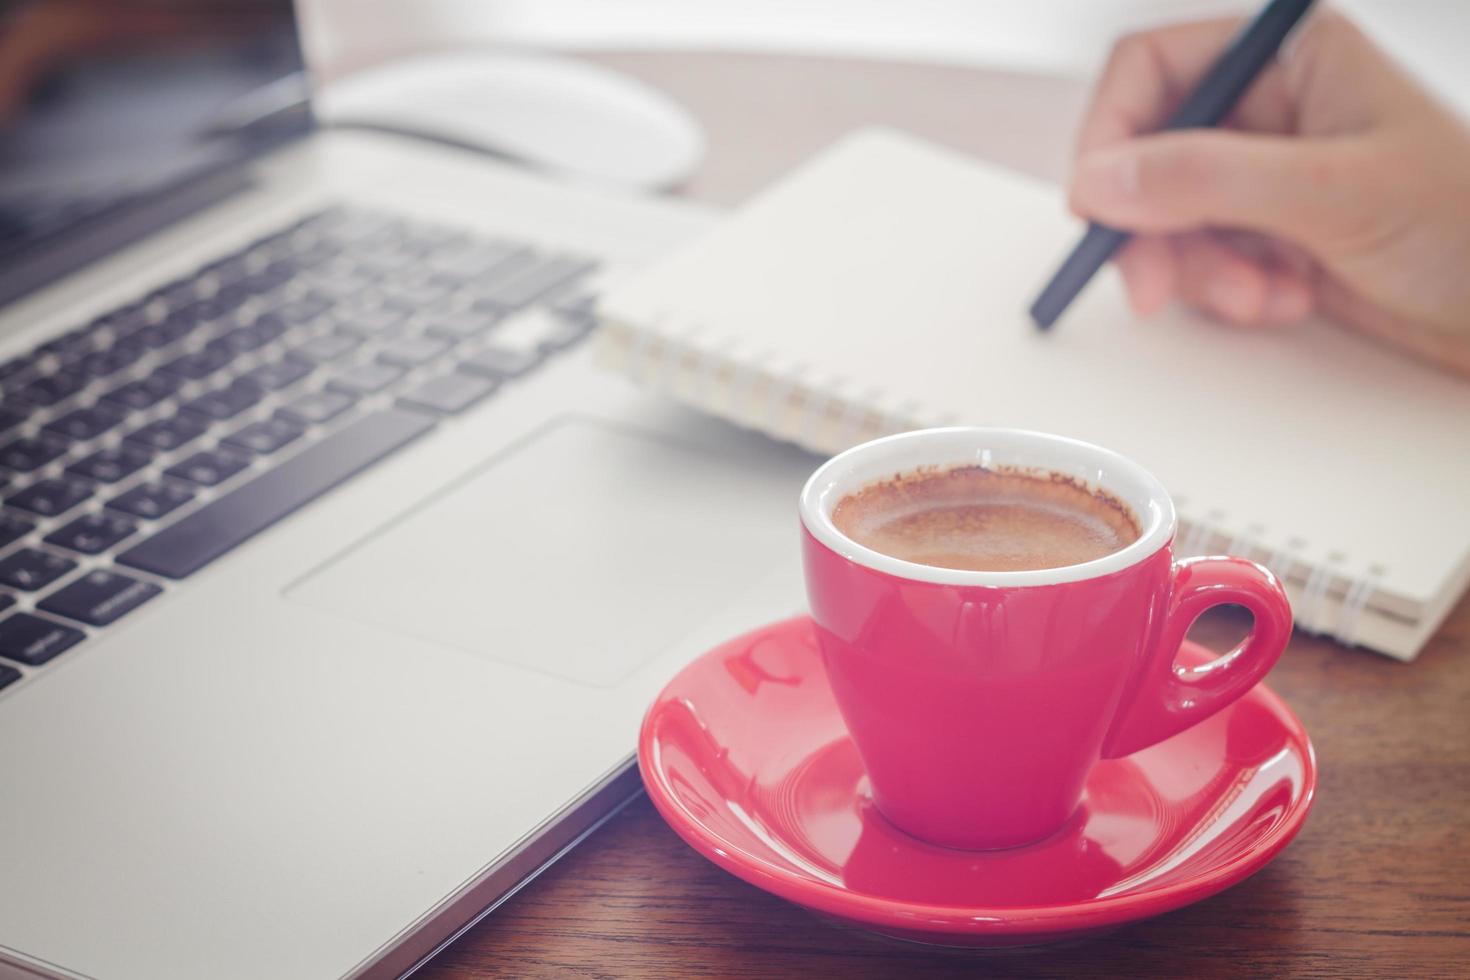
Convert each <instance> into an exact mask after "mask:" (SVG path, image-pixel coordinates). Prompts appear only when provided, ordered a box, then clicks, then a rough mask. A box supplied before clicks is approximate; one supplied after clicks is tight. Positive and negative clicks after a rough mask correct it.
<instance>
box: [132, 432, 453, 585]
mask: <svg viewBox="0 0 1470 980" xmlns="http://www.w3.org/2000/svg"><path fill="white" fill-rule="evenodd" d="M433 426H434V422H433V420H432V419H430V418H429V417H427V416H424V415H419V414H416V413H414V412H406V411H403V410H401V409H386V410H384V411H380V412H373V413H372V414H370V415H366V416H364V417H362V418H360V419H358V420H357V421H356V422H353V423H352V424H351V425H349V426H347V427H346V428H344V429H341V430H339V431H337V432H335V433H333V434H332V435H330V436H328V437H327V438H325V439H323V440H322V441H321V442H318V443H316V444H315V445H313V446H310V447H308V448H307V449H305V450H304V451H302V452H301V453H300V454H298V455H296V456H293V457H292V458H291V459H288V460H287V461H286V462H284V463H282V464H281V465H280V466H279V467H277V468H276V469H274V470H271V471H269V472H267V473H264V474H262V475H261V476H258V477H256V478H255V479H254V480H251V481H250V482H249V483H246V484H244V485H243V486H241V487H238V488H236V489H235V490H232V491H230V492H229V493H227V494H225V495H224V496H223V497H220V498H219V499H217V500H214V501H211V502H210V503H209V504H207V505H205V506H204V507H201V508H200V509H199V510H197V511H195V512H194V513H192V514H190V515H189V516H188V517H185V518H184V519H183V520H181V521H179V522H178V523H177V524H174V525H171V526H170V527H166V528H164V529H163V530H162V531H160V532H159V533H157V534H155V535H154V536H153V537H151V538H149V539H147V540H146V541H143V542H142V543H140V544H137V545H134V546H133V547H131V548H129V549H128V550H127V551H125V552H123V553H122V554H121V555H119V556H118V558H117V560H118V562H120V563H121V564H124V565H131V566H132V567H134V568H140V569H142V570H144V571H147V572H153V573H155V574H157V575H163V576H166V577H168V578H183V577H185V576H186V575H190V574H192V573H194V572H196V571H198V570H199V569H201V568H203V567H204V566H205V565H208V564H209V563H210V562H212V561H214V560H215V559H216V558H218V557H220V556H221V555H223V554H225V553H226V552H228V551H230V550H231V549H233V548H235V547H236V546H237V545H239V544H241V543H242V542H244V541H246V540H248V539H249V538H251V537H253V536H255V535H256V534H259V533H260V532H261V531H264V530H265V529H266V528H268V527H270V526H271V525H272V524H274V523H276V522H277V521H279V520H280V519H281V518H283V517H285V516H286V515H288V514H290V513H292V512H293V511H295V510H297V509H299V508H301V507H304V506H305V505H306V504H308V503H310V502H311V501H313V500H315V499H316V498H317V497H319V496H321V495H322V494H324V493H326V492H327V491H328V490H330V489H332V488H333V487H335V486H337V485H338V484H339V483H341V482H343V481H344V480H346V479H348V478H349V477H351V476H353V475H355V474H357V473H358V472H360V471H361V470H363V469H366V468H367V467H368V466H371V465H372V464H373V463H375V462H377V461H378V460H380V459H382V458H383V457H384V456H387V455H388V454H389V453H392V452H393V451H394V450H396V449H399V448H400V447H402V446H404V445H406V444H407V443H409V442H411V441H412V440H414V439H416V438H418V437H419V436H421V435H423V434H424V433H425V432H427V431H428V430H429V429H431V428H433Z"/></svg>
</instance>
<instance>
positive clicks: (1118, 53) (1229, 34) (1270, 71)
mask: <svg viewBox="0 0 1470 980" xmlns="http://www.w3.org/2000/svg"><path fill="white" fill-rule="evenodd" d="M1239 29H1240V21H1239V20H1237V19H1235V18H1225V19H1220V20H1207V21H1200V22H1197V23H1191V24H1177V25H1174V26H1170V27H1163V28H1159V29H1157V30H1152V31H1148V32H1144V33H1139V34H1130V35H1128V36H1126V37H1124V38H1122V39H1121V40H1119V41H1118V42H1117V44H1115V45H1114V46H1113V50H1112V53H1111V54H1110V55H1109V57H1108V62H1107V64H1106V65H1105V66H1104V68H1103V71H1102V74H1101V75H1100V76H1099V78H1098V81H1097V84H1096V87H1095V89H1094V94H1093V98H1092V103H1091V105H1090V106H1089V107H1088V110H1087V112H1086V114H1085V115H1084V117H1083V123H1082V129H1081V133H1080V134H1079V137H1078V141H1077V152H1078V154H1079V155H1081V154H1085V153H1087V152H1088V151H1090V150H1095V149H1097V148H1099V147H1103V146H1110V145H1112V144H1114V143H1118V142H1121V141H1122V140H1126V139H1129V138H1131V137H1134V136H1138V135H1139V134H1141V133H1151V132H1154V131H1156V130H1158V129H1159V128H1160V127H1161V126H1162V125H1163V124H1164V123H1165V122H1166V121H1167V120H1168V118H1169V115H1170V114H1171V113H1172V112H1173V111H1174V109H1175V108H1176V107H1177V106H1178V105H1179V103H1180V102H1182V101H1183V99H1184V97H1185V95H1186V94H1187V93H1188V92H1189V91H1190V90H1191V89H1192V88H1193V87H1194V85H1195V83H1196V82H1198V81H1199V79H1200V78H1201V77H1202V76H1203V75H1204V73H1205V72H1206V71H1207V70H1208V69H1209V67H1210V65H1211V64H1212V63H1213V62H1214V61H1215V59H1216V58H1217V57H1219V55H1220V52H1221V51H1223V50H1224V49H1225V47H1226V45H1228V44H1229V43H1230V41H1231V40H1232V39H1233V38H1234V36H1235V34H1236V32H1237V31H1239ZM1293 116H1294V113H1293V111H1292V100H1291V99H1290V98H1289V97H1288V93H1287V89H1286V85H1285V78H1284V73H1283V72H1282V70H1281V69H1280V68H1279V67H1278V66H1276V65H1274V64H1273V65H1272V66H1270V67H1268V68H1267V69H1266V70H1265V71H1264V72H1262V73H1261V75H1260V76H1259V77H1258V78H1257V79H1256V81H1255V82H1254V83H1253V84H1252V85H1251V87H1250V89H1248V90H1247V91H1246V94H1245V95H1244V96H1243V97H1242V98H1241V100H1240V102H1239V104H1238V105H1237V106H1236V108H1235V110H1234V111H1233V112H1232V114H1231V116H1230V119H1229V124H1231V125H1234V126H1238V127H1239V128H1242V129H1249V130H1258V131H1262V132H1271V133H1282V132H1287V131H1289V130H1290V128H1291V126H1292V123H1293Z"/></svg>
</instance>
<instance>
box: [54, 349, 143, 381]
mask: <svg viewBox="0 0 1470 980" xmlns="http://www.w3.org/2000/svg"><path fill="white" fill-rule="evenodd" d="M144 353H145V348H144V347H142V346H141V345H139V344H129V343H116V344H113V345H112V346H111V347H109V348H108V349H107V350H102V351H95V352H93V353H91V354H88V355H86V356H85V357H83V358H81V359H80V360H78V361H76V362H74V363H73V364H71V365H70V366H71V368H72V369H73V370H75V371H77V372H79V373H81V374H84V375H86V376H87V377H88V378H92V379H96V378H105V377H108V376H109V375H113V374H116V373H117V372H119V371H121V370H122V369H123V368H125V367H128V366H129V365H131V364H135V363H137V361H138V359H139V358H141V357H142V356H143V354H144Z"/></svg>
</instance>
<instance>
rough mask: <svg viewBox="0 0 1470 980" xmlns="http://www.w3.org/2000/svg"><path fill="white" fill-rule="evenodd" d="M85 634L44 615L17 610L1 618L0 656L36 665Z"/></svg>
mask: <svg viewBox="0 0 1470 980" xmlns="http://www.w3.org/2000/svg"><path fill="white" fill-rule="evenodd" d="M85 637H86V634H85V633H83V632H82V631H81V630H78V629H72V628H71V627H70V626H63V625H61V624H60V623H57V622H53V621H52V620H49V619H46V618H45V617H43V616H32V615H31V614H30V613H16V614H15V615H14V616H11V617H9V618H7V619H6V620H5V621H4V622H0V657H6V658H9V659H10V660H15V661H17V662H19V663H23V664H25V665H26V666H27V667H39V666H41V665H42V664H44V663H45V662H46V661H48V660H50V659H51V658H52V657H54V656H56V655H57V654H58V653H61V652H62V651H64V650H67V649H70V648H71V647H74V646H76V645H77V644H78V643H80V642H81V641H82V640H83V639H84V638H85Z"/></svg>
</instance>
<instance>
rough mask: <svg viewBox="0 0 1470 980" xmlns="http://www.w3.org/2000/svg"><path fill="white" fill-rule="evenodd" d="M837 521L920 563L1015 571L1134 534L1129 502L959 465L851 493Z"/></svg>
mask: <svg viewBox="0 0 1470 980" xmlns="http://www.w3.org/2000/svg"><path fill="white" fill-rule="evenodd" d="M832 523H834V524H835V525H837V529H838V530H839V531H841V532H842V533H843V534H845V535H847V536H848V537H849V538H851V539H852V540H854V541H856V542H857V543H858V544H861V545H863V546H865V547H868V548H871V549H872V550H874V551H877V552H880V553H882V554H885V555H889V556H890V557H893V558H899V559H902V560H903V561H911V562H915V563H917V564H920V565H933V566H936V567H939V568H954V569H961V570H966V571H979V572H1015V571H1030V570H1034V569H1042V568H1061V567H1063V566H1066V565H1080V564H1081V563H1083V562H1087V561H1092V560H1094V559H1097V558H1102V557H1104V556H1106V555H1110V554H1112V553H1113V552H1115V551H1118V550H1120V549H1122V548H1125V547H1127V546H1128V545H1130V544H1132V543H1133V542H1135V541H1137V540H1138V538H1139V537H1140V535H1141V534H1142V530H1141V528H1140V527H1139V523H1138V519H1137V518H1136V517H1135V516H1134V515H1133V512H1132V511H1131V510H1130V509H1129V508H1128V506H1127V505H1126V504H1124V503H1122V502H1121V501H1119V500H1118V499H1117V498H1115V497H1113V496H1112V495H1110V494H1108V493H1106V492H1104V491H1101V490H1094V489H1091V488H1089V487H1087V486H1085V485H1083V484H1081V483H1078V482H1077V481H1075V480H1073V479H1072V478H1070V477H1067V476H1063V475H1062V474H1059V473H1045V472H1033V471H1023V470H1005V469H1001V470H991V469H985V468H983V467H979V466H959V467H955V468H953V469H947V470H920V471H917V472H914V473H908V474H900V475H898V476H895V477H893V478H891V479H888V480H884V481H881V482H878V483H874V484H870V485H869V486H866V487H864V488H863V489H861V490H858V491H857V492H855V493H851V494H848V495H847V496H845V497H843V498H842V499H841V500H840V501H838V503H837V507H836V508H835V509H834V510H833V511H832Z"/></svg>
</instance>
